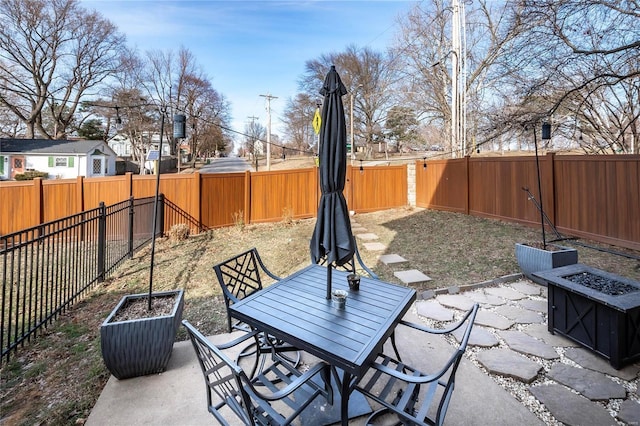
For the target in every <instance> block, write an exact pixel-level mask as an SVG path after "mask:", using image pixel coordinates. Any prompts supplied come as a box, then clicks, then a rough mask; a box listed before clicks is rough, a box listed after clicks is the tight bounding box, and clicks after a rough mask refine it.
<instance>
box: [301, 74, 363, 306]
mask: <svg viewBox="0 0 640 426" xmlns="http://www.w3.org/2000/svg"><path fill="white" fill-rule="evenodd" d="M346 93H347V88H346V87H345V86H344V84H343V83H342V80H340V76H339V75H338V72H337V71H336V68H335V66H331V69H330V70H329V73H328V74H327V76H326V77H325V80H324V85H323V86H322V89H321V90H320V94H321V95H323V96H324V102H323V105H322V116H321V118H322V122H321V126H320V152H319V157H320V166H319V173H320V189H321V192H322V193H321V196H320V205H319V207H318V218H317V221H316V227H315V229H314V231H313V235H312V237H311V244H310V249H311V259H312V260H313V262H314V263H318V262H320V261H321V260H322V259H325V260H326V263H327V266H328V268H329V271H330V270H331V265H332V264H334V265H337V266H341V265H344V264H345V263H347V262H349V261H350V260H351V259H352V258H353V254H354V250H355V245H354V242H353V235H352V233H351V221H350V220H349V211H348V208H347V200H345V198H344V195H343V194H342V191H343V190H344V185H345V178H346V174H347V129H346V125H345V117H344V106H343V104H342V96H344V95H345V94H346ZM327 285H328V288H327V297H329V294H330V287H329V286H330V285H331V282H330V281H329V282H328V283H327Z"/></svg>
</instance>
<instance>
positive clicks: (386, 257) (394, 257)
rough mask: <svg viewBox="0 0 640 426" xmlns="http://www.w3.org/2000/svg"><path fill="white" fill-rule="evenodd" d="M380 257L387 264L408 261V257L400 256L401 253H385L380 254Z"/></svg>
mask: <svg viewBox="0 0 640 426" xmlns="http://www.w3.org/2000/svg"><path fill="white" fill-rule="evenodd" d="M378 259H379V260H380V262H382V263H384V264H385V265H392V264H395V263H404V262H408V260H407V259H405V258H404V257H402V256H400V255H399V254H383V255H380V256H378Z"/></svg>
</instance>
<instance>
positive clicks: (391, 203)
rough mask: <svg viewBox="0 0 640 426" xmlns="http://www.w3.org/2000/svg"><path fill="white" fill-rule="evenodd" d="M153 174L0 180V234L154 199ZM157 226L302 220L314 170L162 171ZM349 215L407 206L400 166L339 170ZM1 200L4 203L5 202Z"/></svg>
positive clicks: (313, 208) (313, 197)
mask: <svg viewBox="0 0 640 426" xmlns="http://www.w3.org/2000/svg"><path fill="white" fill-rule="evenodd" d="M155 185H156V177H155V176H148V175H147V176H140V175H133V174H131V173H127V174H126V175H123V176H112V177H104V178H82V177H79V178H77V179H61V180H44V181H43V180H41V179H35V180H33V181H22V182H2V183H0V200H3V202H1V203H0V235H5V234H8V233H11V232H15V231H18V230H21V229H25V228H29V227H32V226H37V225H39V224H41V223H44V222H47V221H52V220H55V219H59V218H61V217H66V216H70V215H73V214H76V213H79V212H82V211H85V210H90V209H92V208H95V207H97V206H98V205H99V203H100V202H104V203H105V204H113V203H116V202H118V201H122V200H127V199H129V198H130V197H135V198H144V197H149V196H153V195H154V194H155ZM160 192H161V193H162V194H164V199H165V211H164V229H166V230H168V229H171V227H172V226H173V225H175V224H178V223H187V224H189V225H190V227H191V230H192V232H200V231H202V230H204V229H210V228H216V227H222V226H229V225H233V224H234V223H236V222H238V221H240V220H241V221H242V222H243V223H246V224H249V223H261V222H276V221H280V220H283V218H293V219H304V218H312V217H315V216H316V214H317V209H318V202H319V199H320V189H319V183H318V169H317V168H306V169H293V170H280V171H270V172H241V173H224V174H200V173H197V172H196V173H194V174H165V175H161V176H160ZM345 195H346V198H347V203H348V205H349V209H350V210H354V211H356V212H366V211H375V210H385V209H389V208H394V207H403V206H406V205H407V166H406V165H401V166H389V167H364V168H363V170H362V172H361V171H360V169H359V167H357V168H354V167H350V166H349V167H347V184H346V187H345ZM5 200H6V201H5Z"/></svg>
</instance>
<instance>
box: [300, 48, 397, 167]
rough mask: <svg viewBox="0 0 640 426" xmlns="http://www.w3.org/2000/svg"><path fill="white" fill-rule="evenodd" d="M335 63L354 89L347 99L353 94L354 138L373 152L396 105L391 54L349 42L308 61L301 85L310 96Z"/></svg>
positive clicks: (368, 150)
mask: <svg viewBox="0 0 640 426" xmlns="http://www.w3.org/2000/svg"><path fill="white" fill-rule="evenodd" d="M331 65H335V66H336V69H337V70H338V72H339V73H340V78H341V79H342V82H343V83H344V84H345V86H346V87H347V90H348V91H349V93H350V95H349V99H344V100H343V101H344V102H345V103H346V102H349V103H350V102H351V99H352V98H351V96H353V116H354V120H353V124H354V136H355V138H354V139H355V140H356V142H358V141H360V142H361V143H362V144H363V145H364V146H365V148H366V152H367V156H370V155H371V153H372V151H373V144H375V143H378V142H382V141H383V140H384V134H383V129H384V122H385V121H386V115H387V112H388V111H389V109H390V108H391V106H393V103H392V94H393V91H392V90H391V88H392V85H393V82H394V70H393V68H392V67H391V66H390V63H389V58H388V57H387V56H386V55H385V54H383V53H380V52H376V51H373V50H371V49H369V48H362V49H359V48H357V47H356V46H349V47H348V48H347V50H346V51H345V52H342V53H332V54H326V55H322V56H320V58H318V59H314V60H310V61H307V62H306V66H305V67H306V72H305V76H304V77H303V79H302V82H301V87H302V88H303V89H306V91H307V93H309V94H310V96H314V95H315V94H316V93H318V91H319V90H320V88H321V87H322V83H323V81H324V77H325V75H326V73H327V71H328V70H329V68H330V66H331ZM349 108H350V105H349Z"/></svg>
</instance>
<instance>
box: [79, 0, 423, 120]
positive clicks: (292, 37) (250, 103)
mask: <svg viewBox="0 0 640 426" xmlns="http://www.w3.org/2000/svg"><path fill="white" fill-rule="evenodd" d="M415 4H416V1H404V0H388V1H382V0H378V1H366V0H351V1H326V0H316V1H306V0H298V1H280V0H262V1H246V0H226V1H222V0H198V1H169V0H155V1H151V0H121V1H116V0H82V5H83V6H84V7H86V8H88V9H95V10H97V11H98V12H100V13H101V14H102V15H103V16H104V17H106V18H107V19H109V20H110V21H111V22H113V23H114V24H115V25H117V26H118V28H119V30H120V31H121V32H123V33H124V34H126V36H127V43H128V45H129V46H130V47H136V48H137V49H138V50H139V51H140V52H141V53H143V52H145V51H147V50H156V49H161V50H167V49H172V50H174V51H177V50H178V49H179V48H180V47H181V46H185V47H187V48H188V49H189V50H191V51H192V52H193V53H194V54H195V57H196V58H197V61H198V63H199V64H200V65H201V67H202V69H203V71H204V73H205V74H206V75H207V76H208V77H209V78H210V79H211V81H212V83H213V87H214V88H215V89H216V90H218V91H219V92H220V93H222V94H223V95H224V96H225V97H226V98H227V100H229V101H230V103H231V108H232V110H231V112H232V116H233V120H232V127H233V128H234V129H235V130H237V131H243V130H244V125H245V123H246V122H247V121H248V120H249V119H248V117H249V116H256V117H258V119H259V120H260V122H261V123H262V124H263V125H264V126H265V127H266V125H267V113H266V102H265V98H264V97H260V95H265V94H271V95H273V96H277V97H278V99H274V100H272V101H271V112H272V121H271V123H272V132H273V133H278V132H279V127H280V126H281V124H280V114H281V113H282V111H283V110H284V108H285V106H286V102H287V100H288V99H289V98H293V97H294V96H295V95H296V93H298V80H299V79H300V77H301V76H302V75H303V73H304V64H305V61H308V60H311V59H316V58H318V57H320V56H321V55H322V54H327V53H334V52H343V51H345V49H346V47H347V46H349V45H355V46H358V47H364V46H367V47H370V48H372V49H376V50H381V51H382V50H384V49H385V47H386V46H388V45H389V44H390V43H391V41H392V39H393V37H394V35H395V34H396V32H397V31H398V24H397V18H398V17H399V16H402V15H406V13H408V12H409V11H410V9H411V7H412V6H414V5H415ZM318 89H319V88H318Z"/></svg>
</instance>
